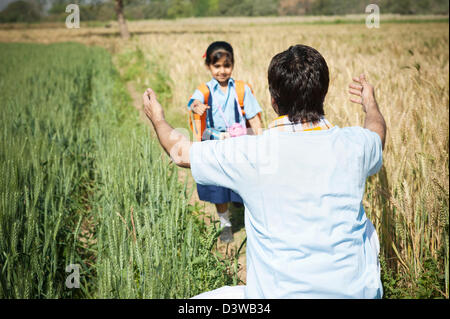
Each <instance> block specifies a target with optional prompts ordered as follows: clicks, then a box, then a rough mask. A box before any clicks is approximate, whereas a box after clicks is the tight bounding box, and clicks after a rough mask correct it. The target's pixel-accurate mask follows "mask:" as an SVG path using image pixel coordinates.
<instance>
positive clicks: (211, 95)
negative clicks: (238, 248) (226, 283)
mask: <svg viewBox="0 0 450 319" xmlns="http://www.w3.org/2000/svg"><path fill="white" fill-rule="evenodd" d="M204 58H205V65H206V68H207V69H208V71H209V72H211V76H212V79H211V81H209V82H207V83H203V84H201V85H200V86H199V87H198V88H197V89H196V90H195V92H194V94H193V95H192V96H191V99H190V100H189V103H188V109H189V120H190V124H191V128H192V131H193V134H194V140H196V141H205V140H210V139H225V138H233V137H237V136H240V135H244V134H247V133H252V132H255V133H258V132H260V129H261V127H262V125H261V107H260V106H259V104H258V102H257V101H256V99H255V97H254V95H253V92H252V89H251V87H250V85H248V84H246V83H244V82H242V81H237V80H235V79H233V78H232V76H231V75H232V72H233V67H234V54H233V48H232V46H231V45H230V44H229V43H227V42H223V41H218V42H213V43H211V44H210V45H209V47H208V49H207V50H206V53H205V55H204ZM247 129H249V130H247ZM197 192H198V196H199V198H200V200H203V201H207V202H210V203H214V204H215V205H216V209H217V213H218V215H219V220H220V225H221V228H222V233H221V235H220V240H221V241H222V242H226V243H228V242H231V241H233V232H232V230H231V222H230V216H229V215H230V214H229V211H228V203H230V202H233V203H241V204H242V198H241V197H240V196H239V195H238V194H236V193H235V192H233V191H232V190H231V189H228V188H224V187H220V186H212V185H201V184H197Z"/></svg>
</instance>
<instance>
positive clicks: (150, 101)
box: [142, 88, 164, 124]
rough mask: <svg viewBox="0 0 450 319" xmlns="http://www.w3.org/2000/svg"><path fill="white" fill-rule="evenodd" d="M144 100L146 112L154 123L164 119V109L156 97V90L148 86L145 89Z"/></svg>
mask: <svg viewBox="0 0 450 319" xmlns="http://www.w3.org/2000/svg"><path fill="white" fill-rule="evenodd" d="M142 100H143V103H144V113H145V115H147V117H148V118H149V120H150V121H152V123H153V124H155V123H157V122H159V121H161V120H164V110H163V108H162V106H161V104H159V102H158V100H157V99H156V94H155V92H154V91H153V90H152V89H150V88H148V89H147V90H145V92H144V94H143V96H142Z"/></svg>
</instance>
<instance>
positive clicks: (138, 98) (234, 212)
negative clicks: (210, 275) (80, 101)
mask: <svg viewBox="0 0 450 319" xmlns="http://www.w3.org/2000/svg"><path fill="white" fill-rule="evenodd" d="M127 89H128V92H129V94H130V96H131V98H132V100H133V106H134V107H135V108H136V109H137V110H139V114H140V115H139V117H140V119H141V120H142V121H143V122H144V123H146V124H147V125H149V126H150V127H152V124H151V122H150V120H149V119H148V118H147V116H146V115H145V113H144V110H143V108H142V94H140V93H139V92H137V90H136V89H135V86H134V84H133V83H132V82H128V83H127ZM151 135H152V137H154V138H157V137H156V133H155V131H154V130H153V129H152V130H151ZM186 178H187V179H188V189H189V191H190V190H192V188H195V187H196V184H195V181H194V179H193V178H192V175H191V171H190V170H188V169H179V170H178V179H179V181H180V183H184V182H185V180H186ZM189 204H191V205H193V206H195V205H196V204H197V207H199V210H201V211H202V212H203V214H201V215H199V218H202V219H203V220H204V221H205V223H206V224H207V225H209V224H210V223H211V217H212V218H213V219H214V220H217V219H218V217H217V213H216V208H215V206H214V205H213V204H211V203H208V202H203V201H200V199H199V198H198V194H197V190H196V189H194V191H193V192H192V196H191V198H190V200H189ZM230 212H231V221H232V224H233V234H234V241H233V242H232V243H231V244H224V243H221V242H220V240H218V242H217V245H216V249H217V251H218V252H219V253H221V254H222V255H223V256H227V257H229V258H233V256H234V255H235V254H236V252H237V251H238V249H239V247H240V246H241V244H242V242H243V241H244V240H245V238H246V234H245V228H244V209H243V208H236V207H233V206H232V205H230ZM245 249H246V245H244V247H243V248H242V249H241V252H240V255H239V259H238V263H239V269H238V277H239V280H240V281H241V283H240V284H245V282H246V277H247V270H246V254H245Z"/></svg>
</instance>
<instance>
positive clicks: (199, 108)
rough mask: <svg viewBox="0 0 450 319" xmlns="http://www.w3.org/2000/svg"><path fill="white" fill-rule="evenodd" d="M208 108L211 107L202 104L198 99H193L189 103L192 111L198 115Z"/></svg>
mask: <svg viewBox="0 0 450 319" xmlns="http://www.w3.org/2000/svg"><path fill="white" fill-rule="evenodd" d="M209 108H211V107H210V106H209V105H205V104H202V102H200V101H199V100H194V102H192V104H191V109H192V111H193V112H194V113H196V114H198V115H200V116H202V115H203V113H204V112H205V111H206V110H207V109H209Z"/></svg>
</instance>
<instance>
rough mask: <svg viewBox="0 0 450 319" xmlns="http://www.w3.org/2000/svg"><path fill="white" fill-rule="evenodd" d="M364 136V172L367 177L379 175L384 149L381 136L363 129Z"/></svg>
mask: <svg viewBox="0 0 450 319" xmlns="http://www.w3.org/2000/svg"><path fill="white" fill-rule="evenodd" d="M362 133H363V136H364V159H365V161H364V170H365V172H366V174H367V175H366V176H371V175H373V174H376V173H378V171H379V170H380V168H381V165H382V164H383V149H382V144H381V138H380V136H379V135H378V134H377V133H375V132H373V131H370V130H368V129H365V128H363V129H362Z"/></svg>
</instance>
